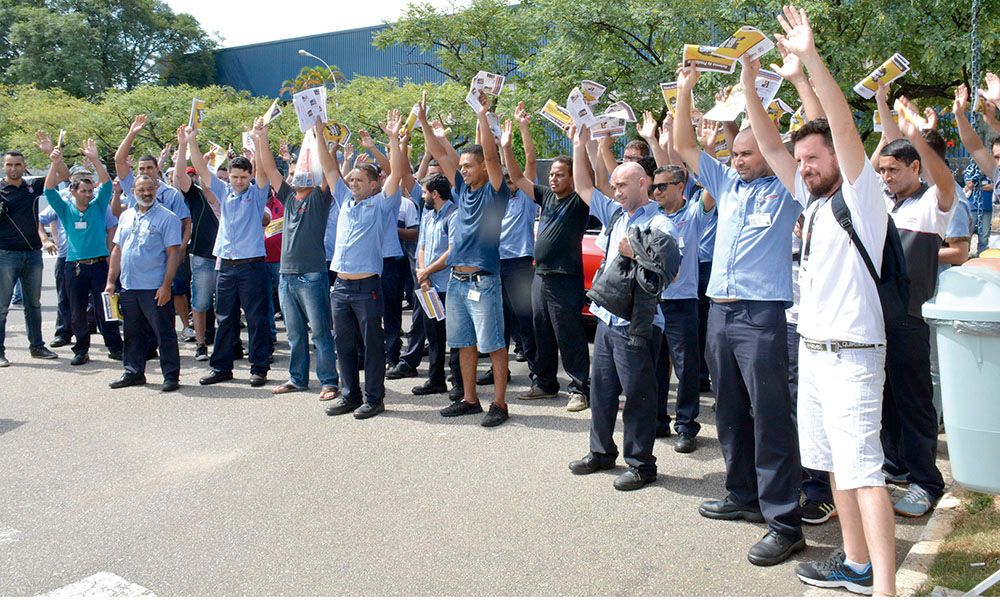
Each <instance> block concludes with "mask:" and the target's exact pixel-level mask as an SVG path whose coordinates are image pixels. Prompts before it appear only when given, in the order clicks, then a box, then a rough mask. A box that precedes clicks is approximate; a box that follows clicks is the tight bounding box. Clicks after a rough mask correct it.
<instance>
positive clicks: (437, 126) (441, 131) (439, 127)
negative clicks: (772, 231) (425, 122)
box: [431, 119, 448, 137]
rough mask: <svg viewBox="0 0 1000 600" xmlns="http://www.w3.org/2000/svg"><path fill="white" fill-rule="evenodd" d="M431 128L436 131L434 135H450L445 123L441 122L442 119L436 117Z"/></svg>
mask: <svg viewBox="0 0 1000 600" xmlns="http://www.w3.org/2000/svg"><path fill="white" fill-rule="evenodd" d="M431 130H433V131H434V135H436V136H437V137H445V136H447V135H448V132H447V128H446V127H445V126H444V123H442V122H441V119H434V120H433V121H431Z"/></svg>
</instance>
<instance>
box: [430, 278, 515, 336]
mask: <svg viewBox="0 0 1000 600" xmlns="http://www.w3.org/2000/svg"><path fill="white" fill-rule="evenodd" d="M470 295H471V297H470ZM445 317H446V318H445V327H446V329H447V332H448V345H449V346H450V347H452V348H467V347H469V346H477V347H478V348H479V351H480V352H493V351H495V350H499V349H500V348H503V347H504V346H506V344H505V343H504V339H503V294H502V288H501V287H500V276H499V275H485V276H482V277H480V278H479V280H478V281H474V280H473V281H459V280H458V279H455V277H451V278H450V279H448V294H447V296H446V297H445Z"/></svg>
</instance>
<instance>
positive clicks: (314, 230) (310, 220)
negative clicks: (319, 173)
mask: <svg viewBox="0 0 1000 600" xmlns="http://www.w3.org/2000/svg"><path fill="white" fill-rule="evenodd" d="M278 197H279V198H281V200H282V201H283V202H284V203H285V226H284V228H285V232H284V236H283V237H282V240H281V268H280V272H281V273H288V274H297V275H302V274H305V273H322V272H324V271H326V260H324V256H325V253H324V248H323V239H324V237H325V235H326V224H327V220H328V218H329V216H330V204H331V203H332V202H333V198H332V196H331V195H330V192H329V190H323V189H322V188H319V187H314V188H312V189H311V190H310V192H309V194H308V195H306V196H305V197H303V198H299V197H297V196H296V195H295V190H293V189H292V188H291V186H289V185H288V184H287V183H285V182H282V183H281V188H280V189H279V190H278Z"/></svg>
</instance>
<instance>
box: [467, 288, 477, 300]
mask: <svg viewBox="0 0 1000 600" xmlns="http://www.w3.org/2000/svg"><path fill="white" fill-rule="evenodd" d="M469 300H472V301H473V302H479V290H469Z"/></svg>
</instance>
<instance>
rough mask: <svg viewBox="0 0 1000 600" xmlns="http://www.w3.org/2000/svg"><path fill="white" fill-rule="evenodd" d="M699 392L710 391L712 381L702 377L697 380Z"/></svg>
mask: <svg viewBox="0 0 1000 600" xmlns="http://www.w3.org/2000/svg"><path fill="white" fill-rule="evenodd" d="M698 391H699V392H711V391H712V381H711V380H709V379H702V380H701V381H699V382H698Z"/></svg>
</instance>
